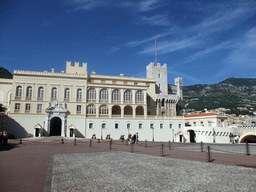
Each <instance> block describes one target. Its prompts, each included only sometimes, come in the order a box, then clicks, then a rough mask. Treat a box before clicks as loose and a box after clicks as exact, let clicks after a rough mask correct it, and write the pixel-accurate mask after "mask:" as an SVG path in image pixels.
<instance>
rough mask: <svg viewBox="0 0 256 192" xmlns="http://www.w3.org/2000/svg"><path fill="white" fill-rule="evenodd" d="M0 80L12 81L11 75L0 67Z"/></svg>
mask: <svg viewBox="0 0 256 192" xmlns="http://www.w3.org/2000/svg"><path fill="white" fill-rule="evenodd" d="M0 78H3V79H12V74H11V73H10V72H9V71H8V70H7V69H5V68H3V67H0Z"/></svg>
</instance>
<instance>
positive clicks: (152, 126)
mask: <svg viewBox="0 0 256 192" xmlns="http://www.w3.org/2000/svg"><path fill="white" fill-rule="evenodd" d="M151 129H152V137H153V138H152V141H153V142H155V138H154V125H153V124H151Z"/></svg>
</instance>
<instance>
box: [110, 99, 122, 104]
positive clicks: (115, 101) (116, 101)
mask: <svg viewBox="0 0 256 192" xmlns="http://www.w3.org/2000/svg"><path fill="white" fill-rule="evenodd" d="M111 103H114V104H120V103H121V100H112V101H111Z"/></svg>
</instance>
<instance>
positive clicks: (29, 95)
mask: <svg viewBox="0 0 256 192" xmlns="http://www.w3.org/2000/svg"><path fill="white" fill-rule="evenodd" d="M26 97H32V87H31V86H29V87H27V93H26Z"/></svg>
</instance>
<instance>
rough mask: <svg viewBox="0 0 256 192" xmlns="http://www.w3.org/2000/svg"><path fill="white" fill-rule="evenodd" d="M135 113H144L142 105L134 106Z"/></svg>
mask: <svg viewBox="0 0 256 192" xmlns="http://www.w3.org/2000/svg"><path fill="white" fill-rule="evenodd" d="M136 115H144V109H143V107H142V106H138V107H136Z"/></svg>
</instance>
